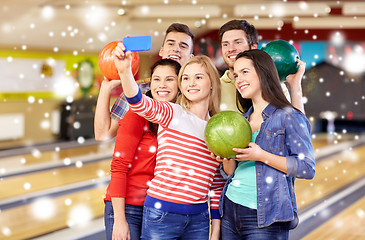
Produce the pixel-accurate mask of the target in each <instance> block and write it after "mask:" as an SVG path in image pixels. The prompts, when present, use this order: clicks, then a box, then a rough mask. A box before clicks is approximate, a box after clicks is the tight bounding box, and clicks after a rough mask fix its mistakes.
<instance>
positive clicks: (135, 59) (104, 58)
mask: <svg viewBox="0 0 365 240" xmlns="http://www.w3.org/2000/svg"><path fill="white" fill-rule="evenodd" d="M120 42H121V41H114V42H110V43H108V44H107V45H105V46H104V48H103V49H102V50H101V52H100V54H99V61H98V63H99V68H100V71H101V72H102V73H103V75H104V76H105V77H106V78H107V79H108V80H115V79H120V78H119V74H118V70H117V68H116V67H115V64H114V60H113V50H114V49H115V47H116V46H117V45H118V43H120ZM139 64H140V62H139V54H138V52H132V73H133V76H134V75H136V74H137V72H138V70H139Z"/></svg>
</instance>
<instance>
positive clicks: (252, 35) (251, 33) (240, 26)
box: [219, 19, 259, 46]
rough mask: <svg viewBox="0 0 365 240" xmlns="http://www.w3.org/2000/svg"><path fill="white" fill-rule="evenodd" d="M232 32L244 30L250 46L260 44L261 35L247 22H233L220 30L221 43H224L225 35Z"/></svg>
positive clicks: (227, 23)
mask: <svg viewBox="0 0 365 240" xmlns="http://www.w3.org/2000/svg"><path fill="white" fill-rule="evenodd" d="M230 30H242V31H244V32H245V33H246V37H247V41H248V44H249V45H250V46H252V45H253V44H255V43H256V44H258V43H259V35H258V33H257V30H256V28H255V26H254V25H252V24H249V23H248V22H247V21H246V20H236V19H235V20H231V21H229V22H226V23H225V24H223V26H222V27H221V28H220V29H219V42H220V43H222V37H223V34H224V33H225V32H227V31H230Z"/></svg>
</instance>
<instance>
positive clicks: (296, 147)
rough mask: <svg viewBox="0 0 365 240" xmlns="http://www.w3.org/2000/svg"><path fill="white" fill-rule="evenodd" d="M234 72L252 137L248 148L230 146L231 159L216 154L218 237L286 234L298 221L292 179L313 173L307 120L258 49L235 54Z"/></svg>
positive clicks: (266, 56)
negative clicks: (221, 181)
mask: <svg viewBox="0 0 365 240" xmlns="http://www.w3.org/2000/svg"><path fill="white" fill-rule="evenodd" d="M299 64H301V62H299ZM234 77H235V80H236V83H235V84H236V88H237V90H238V91H239V93H240V94H241V97H242V99H250V100H251V101H252V107H251V108H250V109H249V110H248V111H247V112H246V113H245V114H244V116H245V117H246V118H247V119H248V121H249V122H250V125H251V128H252V132H253V134H252V137H253V138H252V142H251V143H250V144H249V146H248V148H245V149H238V148H234V149H233V150H234V151H236V152H237V155H236V158H235V159H222V162H223V170H224V172H225V174H226V175H227V178H228V181H227V183H226V185H225V188H224V190H223V193H222V195H221V200H220V213H221V216H222V237H223V239H224V240H226V239H227V240H234V239H255V240H257V239H288V237H289V230H290V229H293V228H295V227H296V226H297V224H298V209H297V205H296V200H295V193H294V181H295V178H304V179H312V178H313V177H314V174H315V160H314V153H313V147H312V144H311V138H310V131H311V127H310V123H309V121H308V119H307V118H306V117H305V115H304V114H303V113H302V112H300V111H299V110H298V109H295V108H294V107H293V106H292V105H291V104H290V103H289V102H288V101H287V99H286V97H285V96H284V94H283V92H282V90H281V87H280V80H279V77H278V73H277V70H276V67H275V64H274V62H273V61H272V59H271V57H270V56H269V55H268V54H267V53H265V52H264V51H262V50H257V49H254V50H249V51H245V52H242V53H240V54H238V55H237V58H236V62H235V64H234ZM217 159H220V157H219V156H217ZM222 172H223V171H222Z"/></svg>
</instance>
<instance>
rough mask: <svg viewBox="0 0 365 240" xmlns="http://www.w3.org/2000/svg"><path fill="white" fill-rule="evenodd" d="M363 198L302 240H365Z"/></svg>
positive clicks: (364, 207)
mask: <svg viewBox="0 0 365 240" xmlns="http://www.w3.org/2000/svg"><path fill="white" fill-rule="evenodd" d="M364 224H365V197H363V198H361V199H360V200H358V201H357V202H355V203H354V204H352V205H351V206H349V207H348V208H346V209H345V210H344V211H342V212H341V213H339V214H337V215H336V216H335V217H333V218H332V219H330V220H329V221H327V222H326V223H324V224H323V225H321V226H320V227H318V228H317V229H315V230H314V231H312V232H311V233H309V234H308V235H306V236H305V237H304V238H302V239H303V240H312V239H316V240H328V239H331V240H343V239H346V240H358V239H365V227H364Z"/></svg>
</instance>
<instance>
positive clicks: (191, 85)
mask: <svg viewBox="0 0 365 240" xmlns="http://www.w3.org/2000/svg"><path fill="white" fill-rule="evenodd" d="M211 89H212V83H211V81H210V78H209V75H208V74H207V72H206V70H205V68H204V67H203V66H202V65H201V64H199V63H192V64H189V65H187V66H186V67H185V69H184V72H183V73H182V75H181V87H180V90H181V93H182V94H184V96H185V97H186V98H187V99H188V100H190V101H191V102H199V101H203V100H209V96H210V93H211Z"/></svg>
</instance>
